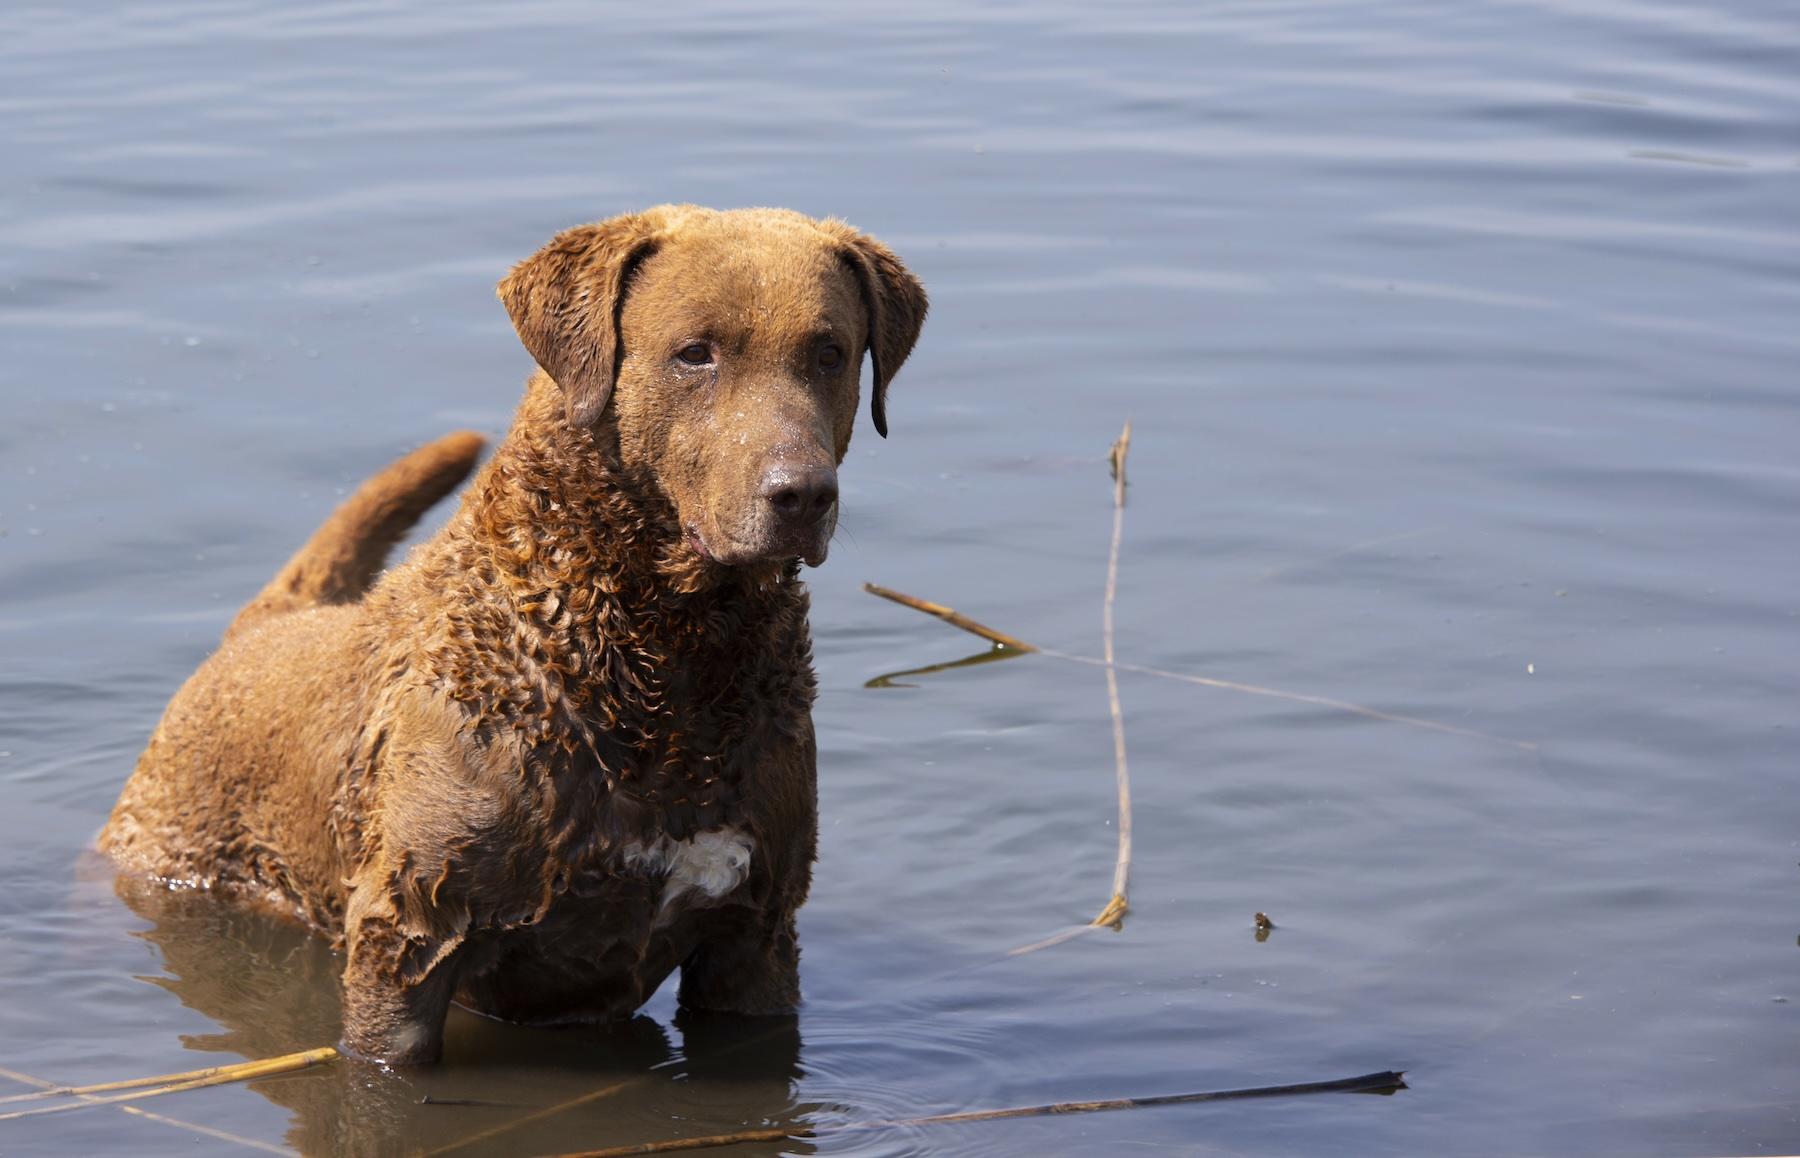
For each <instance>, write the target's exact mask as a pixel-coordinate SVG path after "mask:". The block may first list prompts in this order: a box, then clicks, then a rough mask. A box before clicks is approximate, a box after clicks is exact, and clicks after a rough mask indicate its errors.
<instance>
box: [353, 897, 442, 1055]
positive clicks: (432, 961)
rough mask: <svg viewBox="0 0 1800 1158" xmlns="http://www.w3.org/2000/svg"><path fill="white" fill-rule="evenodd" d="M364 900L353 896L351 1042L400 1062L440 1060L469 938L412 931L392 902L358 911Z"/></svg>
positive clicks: (364, 1052)
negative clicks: (461, 951) (396, 914)
mask: <svg viewBox="0 0 1800 1158" xmlns="http://www.w3.org/2000/svg"><path fill="white" fill-rule="evenodd" d="M358 891H359V892H360V891H361V890H358ZM358 899H360V898H357V897H354V896H353V897H352V901H351V914H352V915H351V917H350V919H349V920H348V922H347V928H346V930H345V932H346V939H347V942H348V945H349V950H350V961H349V964H348V965H347V966H345V968H344V1040H343V1047H344V1049H345V1050H347V1051H348V1052H350V1053H353V1054H356V1055H357V1056H359V1057H365V1058H371V1059H373V1060H376V1061H383V1062H390V1063H394V1064H401V1065H414V1064H420V1063H423V1062H431V1061H436V1060H437V1057H438V1053H439V1052H440V1051H441V1050H442V1049H443V1044H444V1016H445V1014H446V1013H448V1012H449V1009H450V999H451V997H452V996H453V995H454V994H455V992H456V983H457V972H458V961H457V956H458V955H457V952H456V950H457V949H458V948H459V947H460V946H461V941H462V938H461V936H460V935H455V936H452V937H448V938H444V937H429V936H426V937H422V936H416V935H415V936H407V935H406V934H404V933H403V932H402V931H401V930H400V928H399V925H398V922H397V920H396V919H395V917H394V915H393V913H392V911H391V909H389V907H388V906H387V905H385V904H382V905H379V906H378V907H374V911H364V912H360V913H358V912H357V910H358V909H359V908H363V906H361V905H358V904H357V901H358Z"/></svg>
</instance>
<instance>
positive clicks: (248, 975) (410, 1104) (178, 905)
mask: <svg viewBox="0 0 1800 1158" xmlns="http://www.w3.org/2000/svg"><path fill="white" fill-rule="evenodd" d="M116 891H117V893H118V895H119V897H120V899H121V900H123V901H124V902H125V904H126V905H127V906H128V907H129V908H130V909H131V911H132V912H134V913H135V914H137V915H138V916H139V917H141V918H143V919H144V920H146V921H148V922H150V926H151V927H150V928H149V929H148V930H146V931H144V932H142V933H141V934H139V935H140V936H142V937H144V938H145V939H147V940H148V941H150V942H151V943H152V944H154V945H155V946H156V948H157V950H158V951H159V952H160V953H161V955H162V960H163V967H164V970H165V973H166V976H162V977H149V978H146V979H145V980H148V981H150V982H152V983H153V984H155V985H158V986H160V987H162V988H163V989H166V990H168V991H169V992H170V993H172V994H174V995H175V997H177V998H178V999H179V1000H180V1001H181V1003H182V1004H183V1005H186V1006H187V1007H188V1008H190V1009H193V1010H195V1011H196V1012H198V1013H200V1014H202V1015H204V1016H205V1017H208V1018H210V1019H211V1020H213V1021H214V1022H217V1023H218V1025H219V1026H220V1031H219V1032H217V1033H206V1034H190V1035H184V1037H183V1039H182V1041H183V1044H184V1045H186V1046H187V1047H188V1048H189V1049H194V1050H201V1051H206V1052H209V1053H230V1054H237V1055H240V1056H242V1057H244V1058H250V1059H254V1058H265V1057H273V1056H277V1055H281V1054H288V1053H293V1052H296V1051H299V1050H304V1049H313V1048H317V1047H318V1046H321V1045H326V1044H330V1043H333V1042H335V1041H337V1040H338V1037H339V1035H340V1033H341V1032H342V1028H343V1025H342V1005H341V993H340V985H339V975H340V972H341V970H342V967H343V966H342V955H341V954H339V953H337V952H334V951H333V950H332V949H331V947H330V946H329V945H328V944H327V943H326V941H325V940H324V939H323V938H321V937H319V936H316V935H314V934H312V933H309V932H308V931H306V930H305V929H302V928H300V927H298V926H295V925H291V924H288V923H286V922H283V921H280V920H277V919H274V918H271V917H267V916H264V915H261V914H258V913H253V912H246V911H244V910H242V909H238V908H236V907H233V906H230V905H225V904H221V903H219V902H218V901H216V900H214V899H213V898H211V897H209V896H207V895H204V894H196V893H187V892H172V891H170V890H168V889H166V888H163V887H160V886H157V885H154V884H151V883H149V882H145V881H139V880H132V879H128V878H120V879H119V880H118V882H117V885H116ZM673 1028H674V1029H675V1030H676V1031H677V1032H678V1034H679V1045H677V1044H675V1043H673V1042H672V1041H671V1039H670V1033H669V1031H668V1029H666V1028H665V1027H664V1026H663V1025H662V1024H660V1023H659V1022H657V1021H656V1020H654V1019H653V1018H650V1017H645V1016H638V1017H635V1018H632V1019H630V1020H629V1021H623V1022H618V1023H615V1024H611V1025H600V1026H576V1027H569V1028H561V1029H542V1028H531V1027H525V1026H518V1025H511V1024H507V1023H504V1022H498V1021H492V1020H489V1019H487V1018H483V1017H478V1016H476V1015H474V1014H471V1013H468V1012H466V1011H464V1010H460V1009H456V1010H452V1012H451V1018H450V1023H449V1025H448V1026H447V1029H446V1033H445V1044H444V1058H443V1060H442V1061H441V1062H440V1063H438V1064H436V1065H430V1066H419V1067H414V1068H402V1069H396V1068H390V1067H388V1066H383V1065H378V1064H374V1063H368V1062H360V1061H354V1060H349V1059H345V1060H342V1061H339V1062H336V1063H334V1064H332V1065H328V1066H323V1067H319V1068H317V1069H312V1070H307V1071H304V1072H301V1073H296V1074H293V1075H284V1076H281V1077H276V1078H267V1079H263V1080H260V1081H256V1082H253V1083H251V1084H250V1088H251V1089H254V1090H255V1091H256V1092H257V1093H259V1094H261V1095H262V1096H263V1097H266V1098H268V1099H269V1100H270V1101H272V1102H274V1103H275V1104H277V1105H279V1106H281V1107H283V1108H284V1109H287V1110H288V1111H290V1112H291V1113H292V1114H293V1122H292V1125H291V1126H290V1127H289V1129H288V1132H287V1138H286V1141H287V1144H288V1145H290V1146H292V1147H293V1148H294V1149H296V1150H298V1151H300V1152H301V1153H302V1154H306V1155H355V1156H358V1158H361V1156H365V1155H366V1156H370V1158H374V1156H377V1155H401V1154H405V1155H411V1156H418V1155H438V1154H446V1155H447V1154H455V1155H467V1156H470V1158H478V1156H480V1155H501V1154H505V1155H520V1154H554V1153H559V1152H566V1151H569V1150H571V1149H577V1150H585V1149H593V1148H597V1147H603V1146H616V1145H626V1144H632V1143H638V1142H645V1141H652V1140H662V1139H667V1138H672V1137H684V1136H688V1135H692V1134H707V1133H714V1132H723V1131H727V1130H735V1129H743V1128H746V1127H751V1126H754V1127H759V1128H768V1127H787V1126H790V1125H791V1127H792V1128H793V1129H794V1130H795V1131H796V1132H799V1131H801V1130H803V1129H804V1128H805V1119H806V1117H807V1116H808V1115H810V1114H812V1113H813V1112H814V1111H816V1110H818V1109H820V1108H821V1107H820V1106H818V1105H814V1104H801V1103H799V1102H797V1101H796V1100H795V1098H794V1088H795V1082H796V1081H797V1080H798V1079H799V1078H800V1077H801V1076H802V1072H801V1069H800V1050H801V1041H800V1025H799V1019H798V1018H796V1017H783V1018H746V1017H736V1016H732V1015H725V1014H706V1013H698V1014H697V1013H693V1012H690V1011H686V1010H684V1011H682V1012H680V1013H679V1014H677V1015H676V1017H675V1019H674V1026H673ZM741 1152H742V1153H745V1154H767V1155H775V1154H810V1153H812V1152H813V1149H812V1147H811V1146H810V1145H809V1144H808V1143H806V1142H805V1141H803V1140H795V1141H792V1142H788V1143H784V1144H771V1145H766V1146H746V1147H743V1148H741Z"/></svg>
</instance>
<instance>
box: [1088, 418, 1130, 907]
mask: <svg viewBox="0 0 1800 1158" xmlns="http://www.w3.org/2000/svg"><path fill="white" fill-rule="evenodd" d="M1130 453H1131V419H1129V418H1127V419H1126V420H1125V429H1124V431H1123V432H1121V433H1120V435H1119V440H1118V441H1117V442H1115V443H1113V445H1112V475H1113V530H1112V551H1111V552H1110V553H1109V554H1108V555H1107V559H1106V600H1105V604H1104V608H1103V614H1102V618H1103V620H1104V621H1105V624H1106V630H1105V647H1106V698H1107V703H1108V705H1109V706H1110V707H1111V708H1112V730H1113V760H1114V763H1115V764H1116V765H1117V766H1118V781H1119V858H1118V861H1117V862H1116V863H1115V864H1114V866H1113V891H1112V900H1110V901H1108V902H1107V903H1106V907H1105V908H1104V909H1102V910H1100V915H1099V916H1097V917H1095V918H1094V919H1093V920H1092V921H1089V922H1088V923H1089V924H1090V925H1105V926H1109V927H1111V928H1114V929H1117V928H1119V927H1120V926H1122V925H1123V924H1124V922H1125V914H1126V913H1128V912H1130V911H1131V904H1130V901H1129V899H1128V898H1129V896H1130V892H1131V773H1130V771H1129V770H1128V769H1127V767H1126V764H1125V713H1124V712H1123V711H1122V710H1121V709H1120V707H1119V669H1118V666H1117V665H1116V664H1115V663H1114V662H1113V603H1114V602H1115V601H1116V600H1117V597H1118V594H1119V541H1120V539H1121V538H1122V537H1123V535H1124V533H1125V456H1126V455H1128V454H1130Z"/></svg>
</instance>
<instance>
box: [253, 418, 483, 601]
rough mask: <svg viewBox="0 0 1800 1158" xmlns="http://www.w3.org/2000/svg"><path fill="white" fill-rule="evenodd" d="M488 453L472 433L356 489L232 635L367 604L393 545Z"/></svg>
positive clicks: (444, 441) (441, 442) (423, 451)
mask: <svg viewBox="0 0 1800 1158" xmlns="http://www.w3.org/2000/svg"><path fill="white" fill-rule="evenodd" d="M486 446H487V439H485V438H483V437H482V436H481V435H479V434H475V433H473V432H472V431H467V430H465V431H461V432H460V433H457V434H452V435H448V436H446V437H444V438H440V439H438V440H437V441H436V442H433V443H428V444H427V445H425V446H422V447H420V448H419V449H418V450H415V451H413V452H412V453H411V454H409V455H407V456H406V457H405V458H402V459H401V460H400V461H398V462H396V463H394V464H393V465H392V466H390V467H388V468H387V469H386V470H384V471H382V472H381V473H380V474H378V475H376V476H375V477H374V478H372V479H370V480H369V481H368V482H366V483H364V484H363V485H362V486H360V487H358V488H357V489H356V493H355V494H353V495H351V496H350V497H349V498H348V499H346V500H345V501H344V504H343V505H342V506H340V507H339V508H338V509H337V510H335V511H333V512H332V513H331V517H330V518H328V519H326V520H325V524H324V525H323V526H321V527H320V528H319V529H318V530H317V531H314V532H313V536H312V538H310V539H308V540H307V541H306V546H304V547H302V548H300V550H299V551H297V552H296V553H295V554H294V557H293V558H292V559H289V560H288V562H287V566H285V567H283V568H282V569H281V571H280V573H279V574H277V575H276V576H275V578H274V579H271V580H270V581H269V585H268V586H267V587H264V588H263V589H262V591H261V593H260V594H258V595H257V597H256V598H255V599H252V600H251V601H250V602H249V603H247V604H245V605H244V609H243V610H242V611H240V612H238V614H237V618H236V619H233V620H232V621H231V629H236V628H238V627H240V626H242V625H243V624H246V623H248V622H250V621H252V620H257V619H262V618H263V617H265V616H269V615H279V614H281V613H282V612H286V611H298V610H300V609H302V608H306V607H318V606H322V605H325V604H331V603H354V602H355V601H356V600H358V599H361V598H362V597H363V595H364V593H365V592H367V591H368V589H369V586H370V584H372V583H374V582H375V576H376V575H378V574H380V573H381V568H382V566H383V565H384V564H386V562H387V556H388V552H389V551H390V550H392V549H393V546H394V544H395V543H397V542H399V541H400V539H401V538H402V537H403V536H404V535H405V534H406V532H407V531H409V530H411V529H412V525H413V524H414V523H416V522H418V521H419V516H420V515H423V514H424V513H425V512H426V511H427V510H429V509H430V508H431V506H432V504H434V503H436V502H437V501H438V500H439V499H441V498H443V497H444V496H445V495H447V494H449V493H450V492H451V491H453V490H455V489H456V488H457V486H458V485H460V484H461V483H462V481H463V479H465V478H467V477H468V476H469V472H470V471H471V470H473V469H474V467H475V460H476V459H478V458H480V457H481V452H482V450H483V449H484V448H485V447H486Z"/></svg>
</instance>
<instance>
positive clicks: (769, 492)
mask: <svg viewBox="0 0 1800 1158" xmlns="http://www.w3.org/2000/svg"><path fill="white" fill-rule="evenodd" d="M762 494H763V498H765V499H768V500H769V505H770V506H772V507H774V508H775V513H776V514H777V515H779V516H781V517H782V518H783V519H785V520H787V521H788V522H791V523H816V522H818V521H819V520H820V519H822V518H824V517H825V512H826V511H829V510H830V509H831V505H832V504H833V503H835V502H837V498H838V487H837V471H835V470H832V469H831V468H830V467H828V466H778V467H775V468H774V469H773V470H771V471H769V473H768V474H766V475H764V476H763V483H762Z"/></svg>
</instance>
